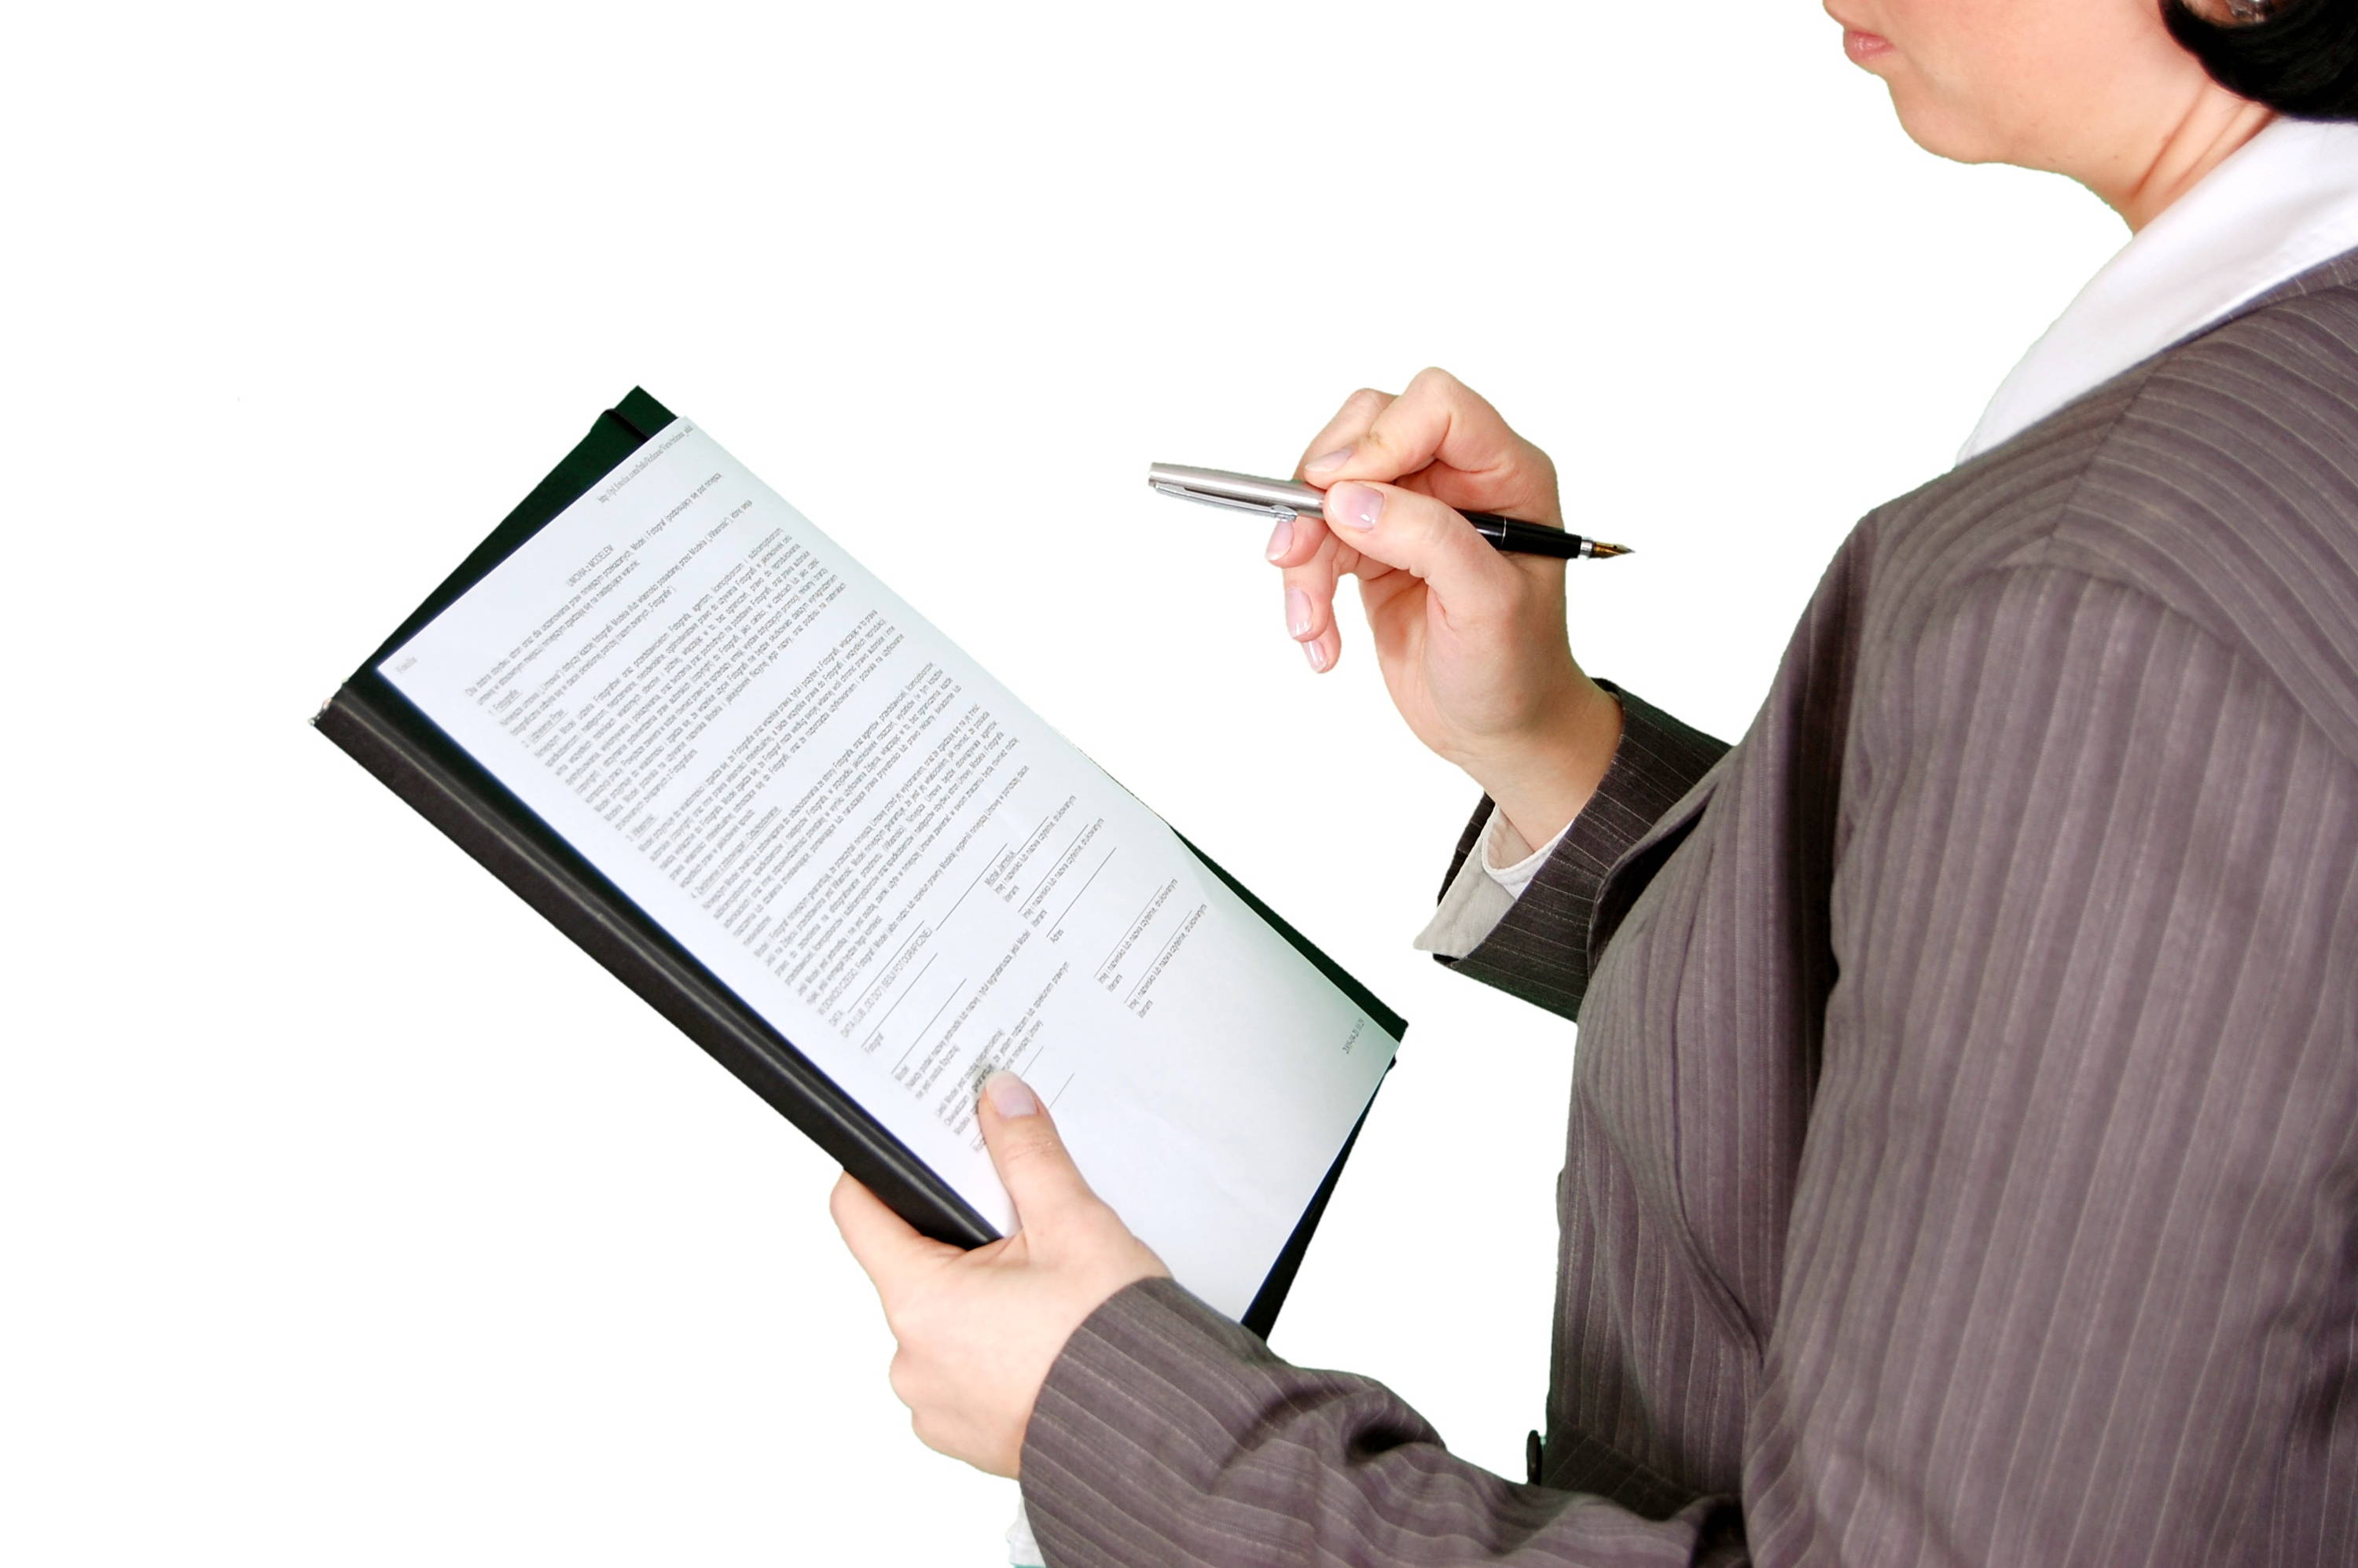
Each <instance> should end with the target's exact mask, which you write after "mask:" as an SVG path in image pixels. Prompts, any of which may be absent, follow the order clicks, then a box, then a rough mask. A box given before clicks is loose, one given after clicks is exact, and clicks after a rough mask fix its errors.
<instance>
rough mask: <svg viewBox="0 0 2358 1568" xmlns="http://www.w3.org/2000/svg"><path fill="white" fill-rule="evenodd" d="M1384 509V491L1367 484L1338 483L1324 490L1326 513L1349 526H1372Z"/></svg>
mask: <svg viewBox="0 0 2358 1568" xmlns="http://www.w3.org/2000/svg"><path fill="white" fill-rule="evenodd" d="M1383 509H1384V492H1382V491H1380V490H1378V489H1377V488H1375V486H1373V485H1368V484H1338V485H1336V487H1335V488H1334V489H1332V490H1330V491H1328V492H1326V515H1327V516H1328V517H1331V518H1333V519H1334V520H1335V521H1336V522H1338V523H1341V524H1344V525H1345V526H1347V527H1351V528H1372V527H1374V526H1375V525H1376V518H1377V517H1378V515H1379V514H1381V513H1382V511H1383Z"/></svg>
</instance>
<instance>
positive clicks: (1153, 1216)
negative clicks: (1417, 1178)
mask: <svg viewBox="0 0 2358 1568" xmlns="http://www.w3.org/2000/svg"><path fill="white" fill-rule="evenodd" d="M381 670H382V673H383V674H384V676H385V677H386V678H387V679H388V680H390V681H391V682H392V683H393V684H394V685H395V687H398V688H399V689H400V691H401V692H402V694H403V695H404V696H406V697H408V698H409V699H410V700H411V701H412V702H414V703H416V705H417V707H418V708H421V709H422V710H423V711H424V712H425V713H426V715H427V717H428V718H429V719H432V720H433V721H434V722H435V723H436V724H438V725H439V726H440V727H441V728H442V729H443V730H445V731H447V732H448V733H449V735H450V736H451V738H452V739H453V740H455V741H457V742H458V743H459V744H460V746H462V747H463V748H465V749H466V751H467V752H470V753H471V755H473V756H474V757H475V759H476V760H477V761H479V762H481V763H482V765H483V766H484V767H485V768H486V769H488V770H489V771H490V772H491V773H492V774H493V775H494V776H495V777H497V778H498V779H499V780H500V781H501V782H502V783H503V784H505V785H507V787H508V788H509V789H511V790H513V791H514V793H515V794H516V795H517V796H518V797H519V798H521V799H522V800H523V801H524V802H525V805H527V806H530V807H531V808H532V809H533V810H534V811H535V813H537V814H538V815H539V816H541V817H542V818H543V819H545V820H546V822H547V823H548V824H549V825H550V826H551V827H553V828H554V829H555V830H556V831H557V833H559V834H561V835H562V836H563V837H564V838H567V839H568V841H570V842H571V843H572V844H573V845H574V846H575V847H576V848H577V849H579V850H580V851H581V853H582V854H583V855H584V856H585V857H587V858H588V859H589V860H590V861H591V862H592V863H593V864H595V865H596V866H597V867H598V868H599V869H600V871H603V872H604V873H605V874H606V875H607V876H608V877H609V878H610V879H611V880H612V881H613V882H614V883H615V885H617V886H618V887H620V888H621V889H622V891H623V892H625V893H627V894H628V895H629V896H630V897H631V898H632V900H633V901H634V902H635V903H638V905H639V906H640V907H641V908H642V909H644V910H645V911H646V912H647V914H649V915H650V916H651V917H653V918H654V920H655V922H656V923H657V924H659V925H662V926H663V927H664V928H665V930H666V931H668V932H670V933H671V935H673V936H674V938H676V940H677V941H678V942H679V943H680V944H681V946H685V947H686V948H687V950H688V951H689V952H691V953H693V954H695V955H696V957H698V960H700V961H701V962H702V963H703V964H704V965H705V967H706V968H709V969H710V970H712V972H713V973H714V974H716V975H718V976H719V978H720V979H722V980H723V981H724V982H726V983H727V984H728V985H729V986H730V988H731V989H734V990H735V991H736V992H737V993H738V995H739V996H741V998H743V999H744V1000H745V1001H746V1002H747V1003H748V1004H749V1005H750V1006H752V1008H753V1009H754V1010H755V1011H758V1012H759V1013H761V1014H762V1016H763V1017H764V1018H766V1019H767V1020H768V1021H769V1022H771V1023H772V1024H773V1025H774V1026H775V1027H776V1028H777V1030H778V1032H779V1033H782V1034H784V1036H785V1037H786V1038H787V1039H788V1040H790V1041H792V1042H793V1043H794V1044H795V1047H796V1048H797V1049H798V1050H800V1051H801V1052H802V1053H803V1054H805V1055H806V1056H807V1057H809V1058H810V1059H811V1060H812V1061H813V1062H814V1063H815V1064H817V1066H818V1067H819V1068H820V1069H821V1070H822V1071H824V1072H826V1073H827V1075H828V1076H831V1077H832V1078H834V1079H835V1081H836V1082H837V1084H838V1085H839V1086H840V1087H842V1088H844V1089H845V1090H846V1091H847V1092H848V1093H849V1094H850V1095H851V1097H852V1098H855V1099H857V1100H859V1101H860V1104H862V1105H863V1106H865V1107H866V1108H868V1109H869V1111H870V1112H871V1114H873V1115H874V1116H875V1117H876V1118H877V1119H878V1120H879V1121H881V1122H882V1123H883V1125H884V1126H885V1127H886V1128H888V1129H890V1130H892V1132H893V1133H894V1134H895V1135H897V1136H898V1137H899V1138H900V1139H901V1140H902V1141H903V1142H905V1143H906V1144H907V1145H908V1146H909V1147H910V1149H912V1150H913V1151H914V1152H915V1153H916V1155H917V1156H918V1157H919V1158H920V1159H922V1160H924V1161H925V1162H926V1163H927V1164H929V1165H931V1166H932V1167H933V1168H934V1169H935V1170H936V1172H938V1173H940V1174H941V1175H942V1177H943V1178H944V1179H945V1180H946V1181H947V1182H948V1183H949V1184H950V1185H951V1186H953V1187H954V1188H956V1189H957V1191H958V1193H960V1194H961V1195H963V1196H964V1197H965V1198H966V1199H967V1201H968V1203H970V1204H972V1205H973V1206H975V1208H976V1209H977V1210H979V1212H980V1213H981V1214H982V1215H983V1216H984V1217H987V1218H989V1219H990V1221H991V1222H992V1223H993V1224H994V1225H996V1226H998V1227H1000V1229H1001V1231H1002V1232H1005V1231H1011V1230H1012V1229H1013V1228H1014V1225H1015V1217H1014V1212H1013V1209H1012V1206H1011V1204H1010V1203H1009V1201H1008V1198H1007V1195H1006V1192H1005V1190H1004V1189H1003V1188H1002V1187H1001V1185H1000V1184H999V1181H998V1179H997V1177H996V1176H995V1175H994V1174H993V1173H992V1171H991V1168H990V1156H989V1154H988V1153H987V1152H986V1151H985V1150H984V1148H983V1144H982V1139H981V1134H980V1131H979V1128H978V1127H977V1125H976V1121H975V1116H974V1096H975V1092H976V1088H977V1086H978V1085H979V1083H980V1081H981V1079H982V1078H983V1077H984V1076H986V1075H987V1074H989V1073H990V1071H991V1070H992V1069H994V1068H998V1067H1008V1068H1011V1069H1013V1070H1014V1071H1016V1072H1018V1073H1021V1074H1022V1076H1024V1078H1025V1079H1026V1081H1028V1082H1029V1083H1030V1084H1031V1085H1032V1086H1033V1088H1034V1089H1035V1090H1037V1091H1038V1092H1039V1094H1040V1095H1041V1097H1042V1098H1044V1099H1046V1100H1047V1101H1048V1102H1049V1103H1050V1105H1051V1107H1052V1108H1053V1109H1054V1111H1055V1118H1056V1121H1057V1125H1058V1126H1059V1128H1060V1129H1061V1130H1063V1132H1064V1135H1065V1140H1066V1141H1067V1142H1068V1144H1069V1145H1070V1146H1071V1149H1072V1152H1073V1154H1074V1157H1075V1158H1076V1160H1077V1161H1078V1162H1079V1164H1080V1168H1081V1171H1082V1173H1084V1174H1085V1175H1086V1176H1087V1178H1088V1180H1089V1183H1090V1184H1091V1185H1092V1186H1094V1187H1095V1188H1096V1189H1097V1191H1098V1194H1099V1195H1101V1196H1103V1197H1104V1198H1105V1199H1106V1200H1107V1202H1109V1203H1110V1204H1111V1205H1112V1206H1113V1207H1114V1209H1115V1210H1116V1212H1118V1213H1119V1214H1120V1216H1121V1217H1122V1218H1123V1219H1124V1220H1126V1221H1127V1222H1128V1223H1129V1224H1130V1227H1131V1228H1132V1229H1133V1230H1135V1231H1136V1232H1137V1233H1138V1235H1139V1236H1140V1237H1141V1238H1142V1239H1143V1240H1145V1242H1146V1243H1147V1244H1148V1245H1149V1246H1151V1247H1152V1248H1153V1249H1155V1251H1156V1252H1157V1253H1159V1254H1160V1255H1161V1256H1162V1258H1163V1261H1164V1262H1166V1263H1167V1264H1169V1265H1170V1267H1171V1270H1172V1272H1173V1273H1174V1275H1175V1276H1176V1277H1177V1278H1178V1280H1179V1281H1180V1282H1182V1283H1183V1284H1184V1285H1186V1286H1187V1287H1188V1288H1189V1289H1191V1290H1193V1291H1195V1292H1196V1293H1197V1294H1198V1295H1201V1296H1202V1297H1203V1298H1204V1299H1205V1300H1206V1301H1207V1302H1209V1303H1212V1304H1213V1305H1214V1306H1216V1307H1217V1308H1219V1309H1220V1310H1221V1311H1223V1312H1225V1313H1228V1314H1229V1315H1231V1316H1238V1315H1241V1314H1243V1313H1244V1311H1245V1309H1246V1308H1247V1307H1248V1306H1249V1304H1250V1303H1251V1300H1252V1297H1253V1295H1254V1293H1255V1292H1257V1291H1258V1289H1259V1288H1260V1283H1261V1281H1262V1278H1263V1277H1264V1275H1265V1273H1266V1271H1267V1270H1268V1268H1269V1266H1270V1264H1271V1262H1272V1261H1273V1260H1275V1259H1276V1257H1277V1254H1278V1252H1279V1251H1280V1250H1281V1249H1282V1247H1283V1246H1284V1244H1285V1240H1286V1238H1287V1237H1289V1236H1290V1235H1291V1234H1292V1233H1293V1227H1294V1226H1295V1225H1296V1224H1297V1223H1298V1222H1299V1220H1300V1218H1301V1216H1302V1212H1303V1209H1304V1208H1305V1207H1306V1206H1308V1204H1309V1201H1310V1199H1311V1197H1312V1195H1314V1193H1315V1192H1316V1190H1317V1187H1318V1184H1319V1183H1320V1182H1321V1181H1322V1180H1323V1179H1324V1178H1325V1173H1326V1171H1327V1169H1328V1168H1329V1167H1330V1166H1331V1165H1332V1164H1333V1162H1334V1160H1335V1157H1336V1153H1337V1152H1340V1150H1341V1148H1342V1145H1343V1140H1344V1138H1345V1137H1346V1136H1347V1134H1348V1133H1349V1131H1350V1129H1351V1126H1352V1124H1353V1122H1354V1121H1356V1120H1357V1118H1358V1115H1359V1112H1360V1111H1361V1110H1362V1109H1363V1108H1365V1106H1366V1104H1367V1102H1368V1097H1369V1096H1370V1095H1371V1094H1373V1093H1374V1091H1375V1086H1376V1081H1377V1079H1378V1078H1379V1077H1380V1076H1382V1074H1383V1070H1384V1068H1385V1066H1386V1065H1387V1064H1389V1063H1390V1060H1391V1055H1392V1052H1393V1050H1394V1049H1395V1047H1396V1045H1397V1044H1398V1043H1397V1042H1396V1041H1395V1040H1394V1039H1393V1038H1392V1037H1391V1036H1390V1034H1388V1033H1385V1032H1384V1030H1383V1029H1382V1028H1381V1027H1380V1026H1379V1024H1378V1023H1377V1022H1376V1021H1375V1020H1373V1019H1371V1018H1369V1017H1368V1015H1367V1014H1366V1013H1365V1012H1364V1011H1361V1009H1360V1008H1359V1007H1358V1005H1357V1003H1355V1002H1354V1001H1352V1000H1351V999H1350V998H1349V997H1347V995H1345V994H1344V993H1343V992H1342V991H1341V990H1339V989H1336V986H1335V985H1334V983H1333V982H1331V981H1330V980H1328V979H1326V978H1325V976H1323V975H1321V974H1320V973H1319V972H1318V971H1317V969H1316V968H1314V966H1313V965H1312V964H1311V963H1310V962H1309V960H1307V959H1306V958H1304V957H1302V956H1301V954H1300V953H1298V952H1296V951H1295V949H1294V948H1293V946H1292V944H1290V943H1289V942H1287V941H1286V939H1285V938H1284V937H1283V936H1282V935H1280V934H1279V933H1277V932H1276V931H1274V930H1272V929H1271V927H1270V926H1269V925H1268V924H1267V923H1266V922H1264V921H1262V920H1261V919H1260V917H1259V916H1258V915H1256V914H1253V913H1252V911H1251V910H1249V908H1247V907H1246V906H1245V904H1244V903H1242V902H1241V901H1240V900H1238V898H1237V897H1236V895H1235V894H1234V893H1232V892H1229V891H1228V888H1227V886H1226V885H1225V884H1223V883H1222V882H1221V881H1220V880H1219V879H1218V878H1217V877H1216V876H1214V875H1213V874H1212V873H1211V872H1210V871H1207V870H1206V869H1205V867H1204V866H1203V863H1202V862H1201V861H1199V860H1196V859H1195V856H1194V855H1193V854H1191V853H1190V852H1189V851H1188V850H1187V849H1186V847H1185V846H1184V845H1183V844H1181V843H1180V841H1179V839H1178V838H1177V836H1176V835H1175V834H1174V833H1173V832H1172V830H1171V828H1170V827H1168V826H1167V825H1166V824H1164V823H1163V820H1162V819H1161V818H1160V817H1158V816H1155V815H1154V814H1153V813H1152V812H1151V811H1149V810H1147V809H1146V808H1145V807H1144V806H1141V805H1140V804H1139V803H1138V801H1137V800H1136V799H1134V798H1133V797H1132V796H1130V795H1129V794H1128V793H1127V792H1125V791H1124V790H1123V789H1122V788H1121V787H1120V785H1118V784H1115V783H1114V782H1113V781H1112V780H1111V779H1109V778H1108V777H1107V776H1106V775H1105V773H1103V772H1102V771H1100V770H1099V769H1098V767H1097V766H1096V764H1094V763H1092V762H1089V760H1088V759H1087V757H1085V756H1083V755H1082V754H1081V753H1080V752H1078V751H1077V750H1076V749H1075V748H1074V747H1073V746H1072V745H1071V744H1070V743H1069V742H1067V741H1065V739H1064V738H1063V737H1062V736H1060V735H1058V734H1057V733H1056V732H1055V730H1051V729H1050V728H1049V727H1048V726H1047V725H1046V724H1045V723H1044V722H1042V721H1041V719H1039V718H1038V716H1037V715H1035V714H1033V712H1032V711H1031V710H1030V709H1029V708H1025V707H1024V706H1023V705H1022V703H1020V702H1018V701H1017V700H1016V699H1015V698H1014V697H1013V696H1011V694H1010V693H1009V692H1008V691H1007V690H1006V689H1005V688H1004V687H1001V685H1000V684H999V683H998V682H997V681H995V680H993V679H991V677H990V676H989V675H988V674H986V673H985V672H984V671H983V670H982V669H981V668H980V667H979V666H978V665H976V664H975V663H974V662H973V661H972V660H971V659H969V658H968V657H967V655H966V654H964V653H962V652H961V651H960V650H959V649H958V648H957V646H956V645H954V644H953V643H950V642H949V641H948V639H946V637H944V636H943V635H942V634H941V633H938V632H936V630H935V629H934V628H933V627H932V626H930V625H928V624H927V623H926V622H925V621H924V620H923V619H922V618H921V617H919V616H918V615H917V614H916V613H915V612H914V611H912V610H911V609H910V608H909V607H908V606H907V605H906V604H904V603H903V602H902V601H901V600H900V599H899V598H898V597H897V596H895V595H894V594H893V593H892V590H891V589H887V588H886V587H885V586H884V585H883V583H882V582H880V581H879V580H878V579H876V578H874V577H873V576H871V574H870V573H869V572H867V571H866V570H865V569H863V568H861V567H860V564H859V563H858V562H857V561H855V560H853V559H852V558H851V557H850V556H849V555H848V554H847V553H845V551H844V550H843V549H842V548H840V547H839V546H838V545H837V544H836V543H835V542H834V541H833V540H831V539H829V538H828V537H827V535H824V534H822V533H820V532H819V531H818V530H817V528H815V527H813V526H812V525H811V524H810V523H809V522H807V521H806V519H804V518H803V517H802V516H801V514H798V513H796V512H795V510H794V508H792V507H791V506H788V505H787V504H786V503H784V501H782V500H780V499H779V498H778V496H777V495H775V494H774V493H773V492H771V491H770V490H769V488H768V487H767V486H765V485H763V483H762V482H761V481H759V480H757V479H755V478H754V477H753V476H752V474H751V473H749V472H747V471H746V470H744V469H743V468H742V467H741V466H740V465H739V464H738V463H737V462H736V461H735V460H732V459H731V458H730V456H729V454H728V453H726V452H724V451H722V450H721V449H720V448H719V446H718V445H717V444H716V443H714V442H713V441H712V439H711V438H709V437H708V436H706V435H705V434H704V433H703V432H702V431H701V430H698V429H697V428H696V427H693V426H691V425H689V424H688V423H687V422H686V421H684V420H681V421H675V422H674V423H673V424H672V425H670V426H669V427H666V428H665V429H664V430H663V431H662V432H660V433H659V434H658V435H657V436H656V437H655V438H654V439H653V440H651V441H649V442H648V443H647V444H646V445H645V446H644V447H642V448H640V449H639V450H638V451H637V452H635V453H633V455H632V457H631V458H630V460H628V461H627V462H625V463H624V464H623V465H622V467H620V468H618V469H616V470H614V471H613V472H612V473H611V474H609V475H607V476H606V477H605V478H604V479H603V480H601V481H600V483H599V485H598V486H597V488H596V489H594V490H592V491H591V492H590V493H588V494H587V495H584V496H583V497H582V498H581V499H580V500H579V501H578V502H576V503H574V504H573V505H572V506H570V507H568V508H567V509H566V511H565V512H564V513H563V514H561V515H559V516H558V517H557V519H556V520H555V521H554V522H552V523H551V524H548V526H546V527H545V528H543V529H542V530H541V531H540V532H539V533H538V534H536V535H534V536H533V537H532V538H531V539H530V540H529V541H528V542H526V543H525V545H524V546H523V547H522V548H520V549H519V550H517V551H516V552H515V553H514V555H513V556H511V557H509V558H508V559H506V560H505V561H503V562H502V563H501V564H500V565H499V566H498V567H497V568H494V569H493V570H492V572H491V573H490V575H488V576H487V577H485V578H484V579H483V580H482V581H481V582H479V583H477V584H476V585H475V586H474V587H473V588H471V589H469V590H468V591H467V592H466V593H465V595H464V596H462V597H461V598H460V600H458V601H457V602H456V603H454V604H452V605H451V606H450V607H449V609H447V610H445V611H443V612H442V613H441V614H440V615H438V616H437V617H436V618H435V619H434V620H433V621H432V622H430V623H429V624H427V626H426V627H425V629H424V630H422V631H420V632H419V633H417V634H416V636H415V637H413V638H411V639H410V640H409V642H408V643H406V644H404V645H403V646H402V647H401V648H400V649H399V650H398V651H397V652H395V654H393V655H392V656H391V657H389V658H388V659H386V660H385V661H384V664H383V665H382V666H381Z"/></svg>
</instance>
